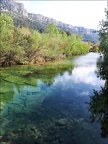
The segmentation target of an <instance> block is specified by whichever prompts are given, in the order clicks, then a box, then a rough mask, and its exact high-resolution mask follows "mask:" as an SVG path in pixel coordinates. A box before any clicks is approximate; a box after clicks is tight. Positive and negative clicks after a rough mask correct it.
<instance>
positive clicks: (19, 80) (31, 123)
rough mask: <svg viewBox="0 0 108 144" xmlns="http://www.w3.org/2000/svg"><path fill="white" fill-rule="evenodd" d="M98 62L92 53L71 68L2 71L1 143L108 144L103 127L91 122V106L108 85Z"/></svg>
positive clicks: (78, 60) (77, 60) (17, 67)
mask: <svg viewBox="0 0 108 144" xmlns="http://www.w3.org/2000/svg"><path fill="white" fill-rule="evenodd" d="M98 59H99V54H98V53H88V54H86V55H82V56H78V57H75V58H74V60H70V63H71V64H69V66H67V68H63V67H62V68H59V66H58V68H53V67H49V68H48V66H47V69H44V70H41V67H39V68H38V70H37V68H36V67H35V66H31V67H30V66H21V67H20V66H12V67H9V68H2V69H1V92H0V93H1V106H0V109H1V117H0V122H1V129H0V131H1V134H0V135H1V136H0V141H1V143H3V144H4V143H6V144H107V142H108V139H105V138H102V137H101V132H102V131H101V124H100V123H99V122H98V123H96V122H94V123H91V120H90V113H91V112H90V111H89V104H88V103H89V101H90V96H91V97H92V96H93V89H95V90H96V91H100V89H101V86H104V84H105V80H102V79H100V77H97V73H96V71H97V65H96V63H97V61H98ZM72 63H74V67H73V66H72ZM19 67H20V68H19Z"/></svg>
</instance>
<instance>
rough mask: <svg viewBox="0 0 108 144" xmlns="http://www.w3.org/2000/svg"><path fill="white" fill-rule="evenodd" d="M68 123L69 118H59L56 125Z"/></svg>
mask: <svg viewBox="0 0 108 144" xmlns="http://www.w3.org/2000/svg"><path fill="white" fill-rule="evenodd" d="M66 124H67V120H66V119H59V120H58V121H57V122H56V125H58V126H64V125H66Z"/></svg>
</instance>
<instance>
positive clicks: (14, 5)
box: [0, 0, 99, 43]
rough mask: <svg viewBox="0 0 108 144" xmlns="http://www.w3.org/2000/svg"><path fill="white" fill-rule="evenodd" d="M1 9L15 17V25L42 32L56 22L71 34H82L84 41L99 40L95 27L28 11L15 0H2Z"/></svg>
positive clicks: (0, 2) (0, 0) (0, 1)
mask: <svg viewBox="0 0 108 144" xmlns="http://www.w3.org/2000/svg"><path fill="white" fill-rule="evenodd" d="M0 11H1V12H5V13H8V14H9V15H11V17H12V18H13V21H14V24H15V26H19V27H22V26H26V27H30V28H32V29H37V30H39V31H40V32H42V31H43V30H44V29H45V28H46V26H47V25H48V24H49V23H54V24H55V25H56V26H57V27H58V28H60V29H62V30H65V31H69V32H70V33H71V34H72V33H74V34H80V35H82V37H83V40H84V41H90V42H94V43H95V42H98V39H99V35H98V32H97V31H96V30H95V29H87V28H85V27H79V26H72V25H70V24H66V23H63V22H61V21H57V20H55V19H53V18H49V17H46V16H43V15H40V14H34V13H28V12H27V10H26V9H25V8H24V4H22V3H19V2H15V0H0Z"/></svg>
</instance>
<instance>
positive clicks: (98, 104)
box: [89, 11, 108, 137]
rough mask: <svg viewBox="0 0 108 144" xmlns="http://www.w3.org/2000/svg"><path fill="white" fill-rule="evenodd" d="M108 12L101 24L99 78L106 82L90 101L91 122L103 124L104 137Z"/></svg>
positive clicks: (107, 92)
mask: <svg viewBox="0 0 108 144" xmlns="http://www.w3.org/2000/svg"><path fill="white" fill-rule="evenodd" d="M107 18H108V11H106V20H105V21H102V22H101V28H100V31H99V32H100V50H101V52H102V56H101V57H100V59H99V60H98V63H97V67H98V71H97V76H98V77H100V78H101V79H103V80H104V81H105V84H104V86H103V87H101V90H100V91H97V90H94V95H93V96H92V97H91V99H90V103H89V110H90V112H91V120H92V121H95V120H96V121H99V122H100V124H101V130H102V133H101V134H102V137H108V20H107Z"/></svg>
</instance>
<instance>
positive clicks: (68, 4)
mask: <svg viewBox="0 0 108 144" xmlns="http://www.w3.org/2000/svg"><path fill="white" fill-rule="evenodd" d="M17 1H18V2H21V3H24V6H25V9H26V10H27V12H29V13H35V14H42V15H44V16H47V17H50V18H54V19H56V20H58V21H62V22H64V23H68V24H71V25H73V26H83V27H86V28H93V29H98V24H99V21H101V20H102V19H104V18H105V13H104V9H105V8H107V0H101V1H99V0H94V1H93V0H91V1H86V0H85V1H81V0H80V1H62V0H61V1H35V0H34V1H32V0H31V1H30V0H28V1H27V0H26V1H22V0H17Z"/></svg>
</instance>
